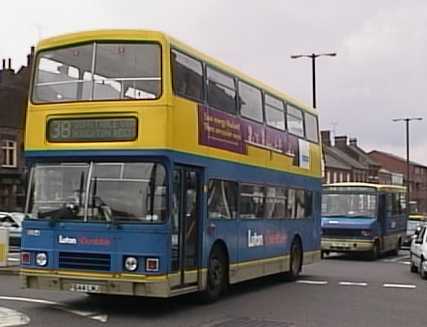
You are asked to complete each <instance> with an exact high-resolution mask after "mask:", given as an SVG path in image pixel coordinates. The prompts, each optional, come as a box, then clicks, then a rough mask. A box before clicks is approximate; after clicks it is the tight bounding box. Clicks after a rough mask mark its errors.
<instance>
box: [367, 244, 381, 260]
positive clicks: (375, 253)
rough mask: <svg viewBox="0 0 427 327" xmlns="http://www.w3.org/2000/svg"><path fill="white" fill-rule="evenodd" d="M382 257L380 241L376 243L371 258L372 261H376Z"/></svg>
mask: <svg viewBox="0 0 427 327" xmlns="http://www.w3.org/2000/svg"><path fill="white" fill-rule="evenodd" d="M379 256H380V243H379V242H378V241H375V244H374V246H373V248H372V250H371V253H370V254H369V257H370V259H371V260H372V261H375V260H377V259H378V257H379Z"/></svg>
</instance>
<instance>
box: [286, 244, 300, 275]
mask: <svg viewBox="0 0 427 327" xmlns="http://www.w3.org/2000/svg"><path fill="white" fill-rule="evenodd" d="M301 267H302V246H301V242H300V240H299V239H294V241H293V242H292V245H291V253H290V259H289V271H288V272H287V273H286V279H287V280H289V281H294V280H296V279H297V278H298V276H299V274H300V272H301Z"/></svg>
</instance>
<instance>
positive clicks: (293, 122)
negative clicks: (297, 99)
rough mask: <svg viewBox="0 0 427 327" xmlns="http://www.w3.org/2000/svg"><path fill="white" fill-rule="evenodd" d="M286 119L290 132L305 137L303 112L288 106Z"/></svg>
mask: <svg viewBox="0 0 427 327" xmlns="http://www.w3.org/2000/svg"><path fill="white" fill-rule="evenodd" d="M286 118H287V122H288V130H289V132H290V133H291V134H294V135H296V136H300V137H304V121H303V116H302V111H301V110H300V109H298V108H295V107H294V106H291V105H289V104H288V106H287V115H286Z"/></svg>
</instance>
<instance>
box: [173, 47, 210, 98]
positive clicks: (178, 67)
mask: <svg viewBox="0 0 427 327" xmlns="http://www.w3.org/2000/svg"><path fill="white" fill-rule="evenodd" d="M171 62H172V77H173V84H172V85H173V89H174V92H175V93H176V94H177V95H181V96H183V97H186V98H190V99H194V100H197V101H203V66H202V62H201V61H199V60H196V59H193V58H191V57H189V56H187V55H185V54H183V53H181V52H179V51H176V50H172V52H171Z"/></svg>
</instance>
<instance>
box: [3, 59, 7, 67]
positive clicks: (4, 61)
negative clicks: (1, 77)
mask: <svg viewBox="0 0 427 327" xmlns="http://www.w3.org/2000/svg"><path fill="white" fill-rule="evenodd" d="M5 69H6V59H3V70H5Z"/></svg>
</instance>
